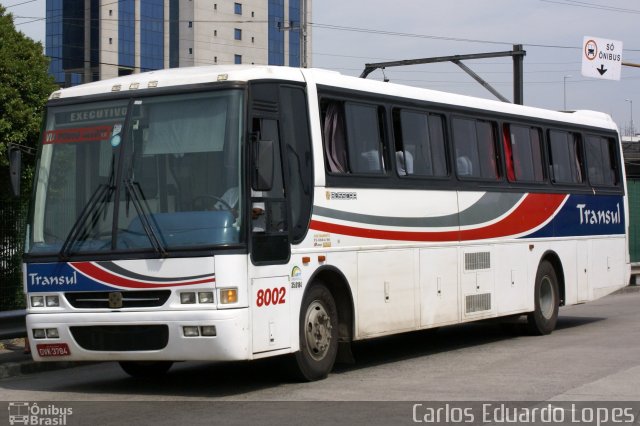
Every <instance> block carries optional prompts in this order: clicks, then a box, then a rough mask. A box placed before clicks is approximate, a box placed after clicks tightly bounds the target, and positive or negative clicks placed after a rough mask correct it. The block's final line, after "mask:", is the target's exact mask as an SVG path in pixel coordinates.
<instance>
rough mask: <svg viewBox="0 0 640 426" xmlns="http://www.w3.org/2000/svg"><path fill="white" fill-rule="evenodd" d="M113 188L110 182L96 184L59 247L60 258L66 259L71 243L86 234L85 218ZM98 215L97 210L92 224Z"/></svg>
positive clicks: (104, 199) (108, 195)
mask: <svg viewBox="0 0 640 426" xmlns="http://www.w3.org/2000/svg"><path fill="white" fill-rule="evenodd" d="M114 189H115V188H114V186H113V185H111V184H106V183H102V184H100V185H98V187H97V188H96V190H95V191H94V192H93V194H92V195H91V198H89V201H88V202H87V204H85V205H84V207H83V209H82V211H81V212H80V216H78V219H77V220H76V221H75V223H74V224H73V226H72V227H71V231H70V232H69V235H67V238H66V240H64V244H62V248H61V249H60V255H59V256H60V260H68V259H69V255H70V254H71V248H72V247H73V245H74V244H75V243H76V242H77V241H80V240H82V239H84V238H86V235H87V233H88V229H87V227H86V226H85V225H86V223H87V219H88V218H89V216H90V215H91V214H92V213H94V212H95V210H96V207H97V206H99V205H100V204H102V203H103V202H105V201H106V200H108V199H109V198H110V197H111V193H112V192H113V191H114ZM99 216H100V214H99V212H98V214H95V213H94V216H93V220H92V221H91V224H92V225H95V223H96V221H97V220H98V217H99Z"/></svg>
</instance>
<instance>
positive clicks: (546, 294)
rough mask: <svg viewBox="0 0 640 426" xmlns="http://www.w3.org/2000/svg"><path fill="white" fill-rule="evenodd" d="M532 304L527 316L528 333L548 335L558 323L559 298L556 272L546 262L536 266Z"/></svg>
mask: <svg viewBox="0 0 640 426" xmlns="http://www.w3.org/2000/svg"><path fill="white" fill-rule="evenodd" d="M534 302H535V308H534V311H533V312H530V313H529V314H528V316H527V325H528V329H529V332H530V333H531V334H534V335H545V334H550V333H551V332H552V331H553V330H554V329H555V328H556V323H557V322H558V308H559V306H560V297H559V292H558V278H557V276H556V270H555V269H554V267H553V265H552V264H551V263H550V262H548V261H546V260H543V261H542V262H541V263H540V266H538V272H537V273H536V283H535V290H534Z"/></svg>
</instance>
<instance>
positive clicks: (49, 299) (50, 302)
mask: <svg viewBox="0 0 640 426" xmlns="http://www.w3.org/2000/svg"><path fill="white" fill-rule="evenodd" d="M45 300H46V303H47V308H57V307H59V306H60V297H58V296H46V297H45Z"/></svg>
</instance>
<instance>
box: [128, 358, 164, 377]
mask: <svg viewBox="0 0 640 426" xmlns="http://www.w3.org/2000/svg"><path fill="white" fill-rule="evenodd" d="M172 365H173V362H172V361H120V367H121V368H122V369H123V370H124V372H125V373H127V374H128V375H130V376H131V377H137V378H144V379H149V378H153V377H157V376H162V375H163V374H165V373H166V372H167V371H169V369H170V368H171V366H172Z"/></svg>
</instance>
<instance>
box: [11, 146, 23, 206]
mask: <svg viewBox="0 0 640 426" xmlns="http://www.w3.org/2000/svg"><path fill="white" fill-rule="evenodd" d="M21 172H22V152H21V151H20V148H18V147H15V146H13V145H9V178H10V181H11V192H12V193H13V196H14V197H19V196H20V177H21V174H22V173H21Z"/></svg>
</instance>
